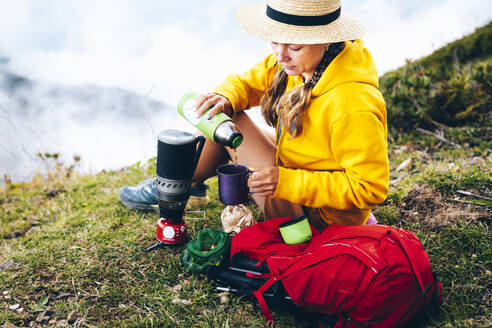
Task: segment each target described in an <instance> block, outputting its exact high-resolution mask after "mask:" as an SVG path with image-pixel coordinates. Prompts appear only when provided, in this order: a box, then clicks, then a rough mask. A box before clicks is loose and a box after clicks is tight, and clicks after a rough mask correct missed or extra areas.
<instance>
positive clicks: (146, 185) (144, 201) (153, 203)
mask: <svg viewBox="0 0 492 328" xmlns="http://www.w3.org/2000/svg"><path fill="white" fill-rule="evenodd" d="M156 181H157V178H150V179H146V180H144V181H142V182H141V183H139V184H138V185H137V186H135V187H129V186H124V187H123V188H121V189H120V192H119V196H120V201H121V202H122V203H123V205H125V206H126V207H128V208H130V209H132V210H142V211H153V210H154V209H156V208H157V206H158V204H159V202H158V201H157V188H156ZM208 188H209V186H208V185H206V184H204V183H202V184H199V185H196V186H192V187H191V188H190V200H192V199H194V201H193V203H194V204H199V205H202V204H206V203H207V202H208V197H207V189H208Z"/></svg>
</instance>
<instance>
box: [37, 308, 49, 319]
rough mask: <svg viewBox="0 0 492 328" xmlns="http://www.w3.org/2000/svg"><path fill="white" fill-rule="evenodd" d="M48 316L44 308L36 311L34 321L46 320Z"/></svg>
mask: <svg viewBox="0 0 492 328" xmlns="http://www.w3.org/2000/svg"><path fill="white" fill-rule="evenodd" d="M49 318H50V317H48V316H46V310H44V311H41V312H39V313H38V316H37V317H36V322H43V321H44V320H48V319H49Z"/></svg>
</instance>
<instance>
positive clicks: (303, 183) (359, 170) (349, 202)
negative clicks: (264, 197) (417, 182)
mask: <svg viewBox="0 0 492 328" xmlns="http://www.w3.org/2000/svg"><path fill="white" fill-rule="evenodd" d="M276 62H277V61H276V59H275V56H273V55H269V56H268V57H266V58H265V59H264V60H263V61H262V62H260V63H259V64H257V65H256V66H254V67H253V68H252V69H251V70H249V71H247V72H246V73H244V74H242V75H231V76H228V77H227V80H226V82H225V83H224V84H222V85H221V86H219V87H218V88H217V89H216V90H215V91H214V92H216V93H218V94H221V95H223V96H225V97H226V98H228V99H229V101H230V102H231V104H232V106H233V108H234V111H236V112H237V111H240V110H244V109H248V108H251V107H254V106H257V105H259V101H260V99H261V97H262V96H263V94H264V93H265V92H266V91H267V90H268V88H269V87H270V85H271V81H272V79H273V76H274V75H275V72H276V67H275V64H276ZM303 83H304V82H303V80H302V78H301V76H289V77H288V82H287V88H286V90H290V89H291V88H293V87H296V86H298V85H301V84H303ZM304 115H305V116H304V118H303V131H302V133H301V134H300V135H299V136H297V137H295V138H293V137H292V136H291V135H290V134H289V133H288V131H286V130H287V129H285V128H284V129H281V131H278V129H279V127H278V126H277V133H276V135H277V136H278V140H277V153H276V160H277V164H278V163H282V166H280V168H279V174H280V175H279V181H278V185H277V189H276V190H275V193H274V195H273V197H277V198H282V199H286V200H288V201H290V202H292V203H296V204H301V205H305V206H308V207H313V208H318V209H319V211H320V214H321V217H322V218H323V219H324V220H325V221H326V222H327V223H328V224H364V223H365V222H366V221H367V219H368V217H369V213H370V210H371V208H373V207H374V206H376V205H378V204H380V203H382V202H383V201H384V200H385V198H386V196H387V194H388V188H389V181H388V180H389V163H388V154H387V126H386V108H385V104H384V99H383V96H382V95H381V93H380V92H379V90H378V75H377V71H376V67H375V65H374V62H373V60H372V56H371V54H370V53H369V51H368V50H367V49H366V48H364V45H363V43H362V41H361V40H355V41H353V42H351V41H347V42H345V48H344V49H343V50H342V52H341V53H340V54H338V56H337V57H336V58H335V59H334V60H333V61H332V63H331V64H330V65H329V66H328V67H327V69H326V70H325V72H324V73H323V75H322V76H321V78H320V80H319V81H318V83H317V84H316V86H315V87H314V89H313V90H312V98H311V102H310V104H309V107H308V108H307V110H306V111H305V114H304ZM279 132H280V135H279ZM279 160H280V162H279Z"/></svg>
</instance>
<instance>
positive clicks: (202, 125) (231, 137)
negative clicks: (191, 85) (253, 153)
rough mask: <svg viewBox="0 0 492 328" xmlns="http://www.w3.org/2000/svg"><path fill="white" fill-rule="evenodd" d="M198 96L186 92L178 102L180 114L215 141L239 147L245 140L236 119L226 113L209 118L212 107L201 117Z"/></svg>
mask: <svg viewBox="0 0 492 328" xmlns="http://www.w3.org/2000/svg"><path fill="white" fill-rule="evenodd" d="M197 97H198V94H196V93H195V92H188V93H186V94H185V95H184V96H183V97H182V98H181V100H180V101H179V103H178V112H179V114H180V115H181V116H183V117H184V119H186V120H187V121H188V122H190V123H191V124H193V125H194V126H195V127H196V128H197V129H199V130H200V131H202V132H203V133H204V134H205V135H206V136H207V137H209V138H210V139H212V140H213V141H214V142H216V143H218V144H222V145H224V146H228V147H231V148H237V147H238V146H239V145H240V144H241V142H243V135H242V134H241V132H239V130H238V128H237V126H236V124H234V121H233V120H232V119H231V118H230V117H229V116H227V115H226V114H224V113H218V114H217V115H215V116H212V117H211V118H207V116H208V114H207V113H208V112H209V111H210V109H212V107H211V108H209V109H208V110H207V111H206V112H205V113H203V115H202V116H201V117H197V116H196V111H195V99H196V98H197Z"/></svg>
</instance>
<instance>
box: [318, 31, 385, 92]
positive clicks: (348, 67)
mask: <svg viewBox="0 0 492 328" xmlns="http://www.w3.org/2000/svg"><path fill="white" fill-rule="evenodd" d="M351 82H357V83H367V84H370V85H373V86H374V87H376V88H378V86H379V77H378V72H377V70H376V65H375V64H374V61H373V59H372V55H371V53H370V52H369V50H367V49H366V48H364V44H363V42H362V40H361V39H358V40H355V41H345V48H344V49H343V50H342V52H340V53H339V54H338V56H336V57H335V59H333V61H332V62H331V63H330V65H328V67H327V68H326V70H325V72H324V73H323V75H321V78H320V80H319V81H318V83H316V85H315V87H314V88H313V91H312V95H313V96H315V97H316V96H320V95H322V94H324V93H326V92H328V91H330V90H331V89H333V88H335V87H336V86H338V85H340V84H344V83H351Z"/></svg>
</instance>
